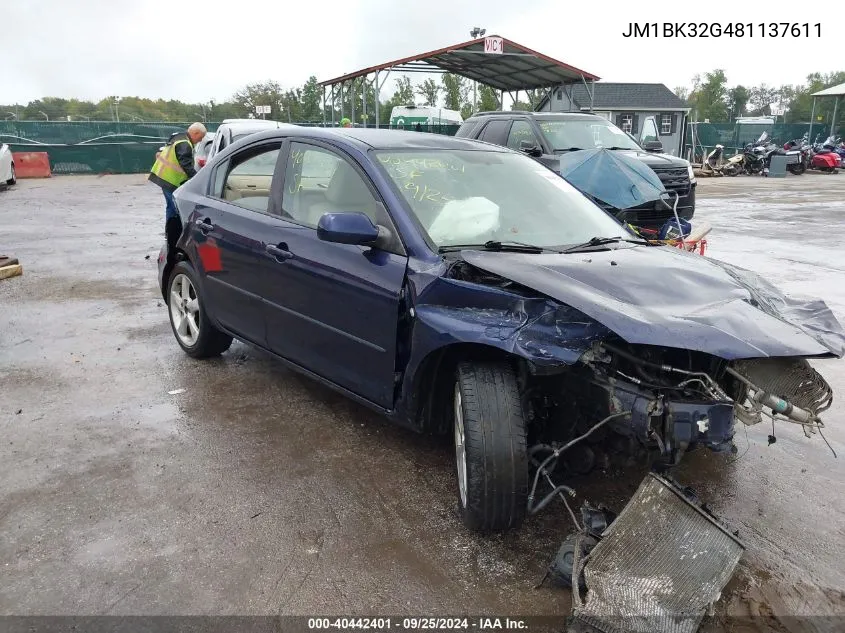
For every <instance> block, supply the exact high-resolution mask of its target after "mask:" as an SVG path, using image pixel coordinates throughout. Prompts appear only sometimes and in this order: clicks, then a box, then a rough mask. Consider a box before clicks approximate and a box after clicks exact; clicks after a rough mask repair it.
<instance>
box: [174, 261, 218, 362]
mask: <svg viewBox="0 0 845 633" xmlns="http://www.w3.org/2000/svg"><path fill="white" fill-rule="evenodd" d="M167 308H168V310H167V311H168V312H169V314H170V326H171V327H172V328H173V335H174V336H175V337H176V342H177V343H179V346H180V347H181V348H182V349H183V350H184V351H185V353H186V354H188V356H192V357H193V358H208V357H210V356H219V355H220V354H222V353H223V352H225V351H226V350H227V349H229V346H230V345H231V344H232V337H231V336H229V335H228V334H225V333H223V332H221V331H220V330H218V329H217V328H215V327H214V325H212V323H211V321H209V319H208V315H207V314H206V311H205V306H204V304H203V301H202V297H200V295H199V285H198V284H197V281H196V273H195V272H194V269H193V267H192V266H191V265H190V264H189V263H188V262H185V261H182V262H179V263H178V264H176V266H175V267H174V268H173V272H172V273H171V274H170V282H169V283H168V287H167Z"/></svg>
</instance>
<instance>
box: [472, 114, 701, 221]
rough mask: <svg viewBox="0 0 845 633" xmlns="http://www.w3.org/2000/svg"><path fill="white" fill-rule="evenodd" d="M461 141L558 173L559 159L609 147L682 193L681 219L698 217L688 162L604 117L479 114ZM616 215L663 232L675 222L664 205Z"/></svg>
mask: <svg viewBox="0 0 845 633" xmlns="http://www.w3.org/2000/svg"><path fill="white" fill-rule="evenodd" d="M456 136H458V137H462V138H471V139H477V140H479V141H486V142H488V143H494V144H496V145H504V146H506V147H509V148H511V149H514V150H518V151H522V152H525V153H526V154H528V155H529V156H533V157H534V158H536V159H537V160H538V161H540V162H541V163H543V164H544V165H546V166H547V167H550V168H551V169H554V170H555V171H559V165H560V155H561V154H563V153H566V152H569V151H574V150H577V149H594V148H597V147H607V148H610V149H613V150H614V151H619V152H625V153H626V154H628V155H631V156H634V157H636V158H637V159H639V160H641V161H642V162H644V163H645V164H646V165H648V166H649V167H650V168H651V169H652V170H653V171H654V173H656V174H657V176H658V177H659V178H660V181H661V182H662V183H663V185H664V187H665V188H666V189H667V191H674V192H676V193H677V194H678V196H679V200H678V215H679V216H680V217H681V218H683V219H685V220H691V219H692V217H693V214H694V213H695V184H696V183H695V176H694V174H693V171H692V167H691V166H690V164H689V162H688V161H686V160H684V159H683V158H678V157H676V156H670V155H668V154H664V153H662V150H663V146H662V145H661V144H660V142H659V141H656V142H655V141H652V142H649V143H646V144H645V147H643V146H641V145H640V144H639V143H638V142H637V141H636V140H635V139H634V137H632V136H631V135H630V134H628V133H626V132H623V131H622V130H621V129H619V128H618V127H616V126H615V125H613V123H611V122H610V121H608V120H607V119H605V118H604V117H600V116H598V115H595V114H583V113H566V112H554V113H552V112H524V111H510V112H506V111H501V112H479V113H478V114H475V115H473V116H472V117H470V118H469V119H467V120H466V121H464V123H463V125H461V127H460V129H459V130H458V132H457V134H456ZM616 216H617V217H618V218H619V219H620V220H622V221H624V222H629V223H631V224H633V225H635V226H640V227H645V228H659V227H660V226H662V225H663V223H664V222H666V220H668V219H669V218H670V217H673V213H672V210H671V209H670V208H668V207H667V206H666V205H665V204H664V203H662V202H659V201H658V202H656V203H649V204H647V205H642V206H640V207H635V208H632V209H626V210H625V211H623V212H621V214H616Z"/></svg>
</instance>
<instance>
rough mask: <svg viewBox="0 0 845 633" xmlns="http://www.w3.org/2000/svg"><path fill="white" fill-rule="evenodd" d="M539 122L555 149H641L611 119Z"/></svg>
mask: <svg viewBox="0 0 845 633" xmlns="http://www.w3.org/2000/svg"><path fill="white" fill-rule="evenodd" d="M537 124H538V125H539V126H540V129H541V130H542V131H543V134H545V135H546V138H547V139H548V140H549V144H550V145H551V146H552V148H553V149H555V150H558V151H561V150H569V149H572V148H578V149H595V148H597V147H619V148H621V149H633V150H640V149H641V148H640V146H639V145H637V144H636V143H635V142H634V141H632V140H631V138H630V137H629V136H628V135H627V134H625V132H623V131H622V130H620V129H619V128H618V127H616V126H615V125H613V124H612V123H611V122H610V121H608V120H606V119H603V118H601V117H597V118H595V119H592V118H591V119H565V120H564V119H558V120H549V121H543V120H538V121H537Z"/></svg>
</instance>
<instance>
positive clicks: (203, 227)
mask: <svg viewBox="0 0 845 633" xmlns="http://www.w3.org/2000/svg"><path fill="white" fill-rule="evenodd" d="M194 224H196V225H197V226H198V227H199V229H200V231H202V232H203V233H208V232H209V231H213V230H214V225H213V224H212V223H211V220H209V219H208V218H205V219H204V220H197V221H196V222H194Z"/></svg>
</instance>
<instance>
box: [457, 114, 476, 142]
mask: <svg viewBox="0 0 845 633" xmlns="http://www.w3.org/2000/svg"><path fill="white" fill-rule="evenodd" d="M477 125H478V120H477V119H476V120H475V121H464V122H463V124H462V125H461V127H459V128H458V131H457V132H455V136H459V137H461V138H467V137H472V132H473V130H474V129H475V126H477Z"/></svg>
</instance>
